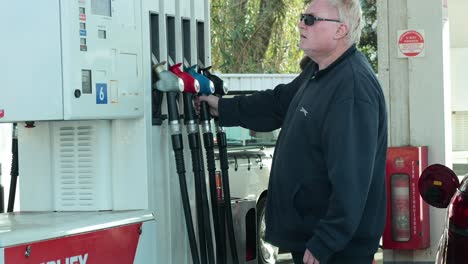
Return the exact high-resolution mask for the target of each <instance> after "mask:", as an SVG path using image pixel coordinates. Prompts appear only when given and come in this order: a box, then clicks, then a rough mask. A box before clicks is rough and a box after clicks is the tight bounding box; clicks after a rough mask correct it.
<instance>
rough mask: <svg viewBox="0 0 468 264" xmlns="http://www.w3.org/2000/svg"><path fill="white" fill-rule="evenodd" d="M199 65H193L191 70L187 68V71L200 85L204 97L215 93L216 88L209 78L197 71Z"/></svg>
mask: <svg viewBox="0 0 468 264" xmlns="http://www.w3.org/2000/svg"><path fill="white" fill-rule="evenodd" d="M196 68H197V65H193V66H191V67H190V68H187V69H186V70H185V71H186V72H188V73H189V74H190V75H191V76H192V77H193V78H195V80H197V81H198V83H200V91H199V93H200V94H202V95H210V94H212V93H214V92H215V86H214V84H213V82H212V81H211V80H210V79H208V77H206V76H204V75H203V74H200V73H198V72H197V71H196Z"/></svg>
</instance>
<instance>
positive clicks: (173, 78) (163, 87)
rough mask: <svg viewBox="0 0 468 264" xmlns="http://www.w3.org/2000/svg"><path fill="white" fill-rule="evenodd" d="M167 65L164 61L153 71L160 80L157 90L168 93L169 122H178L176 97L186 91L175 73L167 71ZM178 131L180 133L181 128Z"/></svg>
mask: <svg viewBox="0 0 468 264" xmlns="http://www.w3.org/2000/svg"><path fill="white" fill-rule="evenodd" d="M165 63H166V62H165V61H164V62H161V63H158V64H155V65H154V66H153V71H154V72H155V73H156V76H157V78H158V80H157V81H156V89H158V90H159V91H161V92H166V93H167V96H168V100H167V106H168V115H169V121H171V122H172V121H178V120H179V111H178V109H177V103H176V101H177V100H176V97H177V94H178V93H180V92H182V91H183V90H184V82H183V81H182V80H181V79H180V78H179V77H177V75H175V74H174V73H172V72H170V71H168V70H165V69H164V64H165ZM171 127H172V126H171ZM173 129H174V128H173ZM177 130H178V131H180V128H179V129H177Z"/></svg>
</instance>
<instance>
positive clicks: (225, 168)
mask: <svg viewBox="0 0 468 264" xmlns="http://www.w3.org/2000/svg"><path fill="white" fill-rule="evenodd" d="M216 123H217V122H216ZM216 127H217V133H216V138H217V140H218V149H219V162H220V165H221V175H222V177H223V180H222V182H223V193H224V201H225V207H226V221H227V232H228V236H229V245H230V248H231V257H232V261H233V263H236V264H237V263H239V256H238V255H237V244H236V237H235V235H234V223H233V220H232V208H231V191H230V187H229V162H228V155H227V139H226V133H224V130H223V129H222V127H220V126H219V125H217V126H216Z"/></svg>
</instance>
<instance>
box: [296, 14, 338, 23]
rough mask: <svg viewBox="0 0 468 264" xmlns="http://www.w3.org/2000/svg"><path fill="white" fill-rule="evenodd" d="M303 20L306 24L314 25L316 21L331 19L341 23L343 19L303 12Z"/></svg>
mask: <svg viewBox="0 0 468 264" xmlns="http://www.w3.org/2000/svg"><path fill="white" fill-rule="evenodd" d="M301 21H304V24H306V26H312V25H313V24H314V23H315V21H331V22H337V23H341V21H339V20H336V19H328V18H321V17H316V16H314V15H311V14H301Z"/></svg>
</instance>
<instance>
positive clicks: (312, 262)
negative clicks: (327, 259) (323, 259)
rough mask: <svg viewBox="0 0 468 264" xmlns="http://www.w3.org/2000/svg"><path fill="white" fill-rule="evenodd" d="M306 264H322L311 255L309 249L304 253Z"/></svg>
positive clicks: (303, 259)
mask: <svg viewBox="0 0 468 264" xmlns="http://www.w3.org/2000/svg"><path fill="white" fill-rule="evenodd" d="M302 261H303V262H304V264H320V262H319V261H318V260H317V259H316V258H315V257H314V255H312V253H310V251H309V250H308V249H306V251H305V253H304V257H303V258H302Z"/></svg>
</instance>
